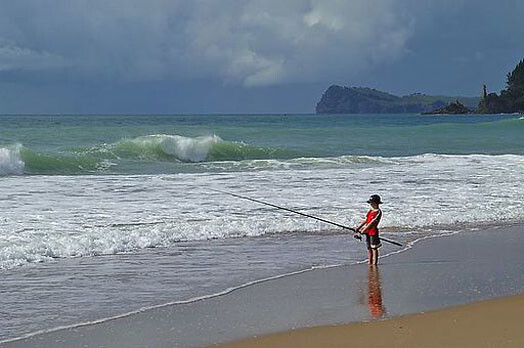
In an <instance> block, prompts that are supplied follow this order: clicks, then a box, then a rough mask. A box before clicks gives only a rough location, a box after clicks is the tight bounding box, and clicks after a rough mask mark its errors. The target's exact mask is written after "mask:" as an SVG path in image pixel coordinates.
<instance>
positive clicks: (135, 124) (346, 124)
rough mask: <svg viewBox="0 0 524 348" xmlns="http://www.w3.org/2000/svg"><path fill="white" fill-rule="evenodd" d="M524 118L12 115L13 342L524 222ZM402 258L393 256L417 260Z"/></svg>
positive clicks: (3, 260) (9, 320)
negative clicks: (372, 240)
mask: <svg viewBox="0 0 524 348" xmlns="http://www.w3.org/2000/svg"><path fill="white" fill-rule="evenodd" d="M522 173H524V118H523V117H522V115H462V116H449V115H445V116H443V115H415V114H399V115H375V114H369V115H27V116H20V115H18V116H9V115H3V116H0V276H1V279H2V281H1V283H0V299H1V302H2V308H1V309H0V311H1V313H2V315H1V316H0V341H2V340H8V339H13V338H15V337H20V336H24V335H28V334H31V333H34V332H38V331H45V330H51V329H54V328H57V327H63V326H70V325H77V324H79V323H86V322H92V321H96V320H104V318H109V317H114V316H119V315H122V314H125V313H129V312H133V311H137V310H141V309H144V308H150V307H154V306H159V305H164V304H166V303H184V302H188V301H194V300H198V299H200V298H205V297H209V296H214V295H216V294H220V293H223V292H225V291H230V290H232V289H235V288H238V287H241V286H245V285H246V284H251V283H253V282H257V281H259V280H263V279H267V278H270V277H278V276H281V275H284V274H289V273H293V272H301V271H304V270H307V269H311V268H316V267H331V266H334V265H345V264H352V263H356V262H360V261H362V260H363V259H365V245H364V244H363V243H362V242H358V241H357V240H355V239H353V238H352V236H351V235H350V234H348V233H347V231H344V230H342V229H340V228H337V227H334V226H332V225H328V224H325V223H322V222H319V221H316V220H312V219H307V218H304V217H301V216H298V215H294V214H291V213H289V212H285V211H281V210H277V209H274V208H271V207H267V206H264V205H260V204H256V203H254V202H250V201H246V200H241V199H238V198H236V197H233V196H229V195H226V194H222V193H220V192H217V191H215V190H216V189H218V190H222V191H227V192H232V193H235V194H240V195H245V196H249V197H252V198H255V199H259V200H263V201H267V202H270V203H273V204H277V205H280V206H283V207H286V208H290V209H296V210H299V211H301V212H303V213H306V214H311V215H315V216H318V217H322V218H324V219H328V220H332V221H335V222H337V223H340V224H344V225H348V226H355V225H356V224H357V223H358V222H359V221H360V220H361V219H362V218H363V216H364V215H365V213H366V211H367V209H368V207H367V205H366V203H365V201H366V200H367V198H368V197H369V195H371V194H375V193H378V194H380V195H381V196H382V200H383V201H384V205H383V212H384V216H383V219H382V222H381V233H382V235H383V236H384V237H387V238H389V239H393V240H396V241H399V242H401V243H403V244H404V245H405V246H406V247H405V248H409V246H410V245H412V243H414V242H415V241H417V240H419V239H421V238H427V237H432V236H438V235H441V234H448V233H456V232H460V231H464V230H474V229H478V228H482V227H483V226H487V225H493V224H495V225H496V224H513V223H520V222H522V221H523V220H524V185H522V179H523V174H522ZM402 250H403V249H402V248H398V247H396V246H394V245H389V244H384V247H383V249H382V254H383V255H385V254H388V253H393V252H398V251H402Z"/></svg>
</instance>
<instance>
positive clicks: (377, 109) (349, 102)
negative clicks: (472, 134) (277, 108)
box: [316, 85, 480, 114]
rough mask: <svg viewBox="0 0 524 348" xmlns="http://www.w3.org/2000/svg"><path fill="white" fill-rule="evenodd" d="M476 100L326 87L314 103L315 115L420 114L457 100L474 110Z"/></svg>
mask: <svg viewBox="0 0 524 348" xmlns="http://www.w3.org/2000/svg"><path fill="white" fill-rule="evenodd" d="M479 99H480V98H474V97H450V96H432V95H426V94H422V93H413V94H410V95H407V96H401V97H400V96H396V95H393V94H390V93H387V92H383V91H379V90H377V89H374V88H367V87H344V86H339V85H332V86H330V87H329V88H328V89H327V90H326V91H325V92H324V94H323V95H322V98H321V99H320V101H319V102H318V103H317V106H316V113H317V114H371V113H377V114H382V113H389V114H394V113H421V112H430V111H432V110H435V109H438V108H443V107H445V106H446V105H447V104H448V103H451V102H455V101H459V102H460V103H461V104H462V105H465V106H467V107H470V108H474V107H475V106H476V105H477V104H478V102H479Z"/></svg>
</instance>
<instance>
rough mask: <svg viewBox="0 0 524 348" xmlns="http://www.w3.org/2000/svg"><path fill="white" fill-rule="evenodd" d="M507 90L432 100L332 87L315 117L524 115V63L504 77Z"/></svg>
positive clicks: (359, 88)
mask: <svg viewBox="0 0 524 348" xmlns="http://www.w3.org/2000/svg"><path fill="white" fill-rule="evenodd" d="M506 84H507V86H506V88H505V89H504V90H502V91H501V92H500V94H497V93H488V91H487V86H486V85H484V87H483V93H482V97H480V98H476V97H450V96H432V95H426V94H422V93H413V94H411V95H407V96H402V97H400V96H396V95H393V94H390V93H387V92H383V91H379V90H377V89H374V88H368V87H344V86H339V85H331V86H330V87H329V88H328V89H327V90H326V91H325V92H324V93H323V95H322V98H321V99H320V101H319V102H318V103H317V106H316V113H317V114H372V113H422V114H451V115H457V114H500V113H521V114H523V113H524V59H522V60H521V61H520V62H519V63H518V64H517V66H516V67H515V69H514V70H513V71H512V72H510V73H508V74H507V81H506Z"/></svg>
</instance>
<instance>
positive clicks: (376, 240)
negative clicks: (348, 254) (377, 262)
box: [366, 234, 382, 249]
mask: <svg viewBox="0 0 524 348" xmlns="http://www.w3.org/2000/svg"><path fill="white" fill-rule="evenodd" d="M366 244H367V246H368V249H378V248H380V247H381V246H382V243H380V237H379V236H378V234H375V235H373V236H370V235H369V234H366Z"/></svg>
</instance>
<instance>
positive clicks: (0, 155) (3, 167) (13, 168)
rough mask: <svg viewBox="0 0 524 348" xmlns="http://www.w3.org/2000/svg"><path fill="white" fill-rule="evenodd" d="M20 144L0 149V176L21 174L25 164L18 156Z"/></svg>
mask: <svg viewBox="0 0 524 348" xmlns="http://www.w3.org/2000/svg"><path fill="white" fill-rule="evenodd" d="M21 149H22V145H21V144H15V145H12V146H8V147H0V176H4V175H15V174H23V172H24V167H25V163H24V161H23V160H22V158H21V156H20V150H21Z"/></svg>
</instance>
